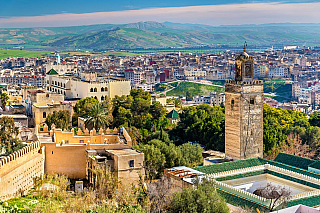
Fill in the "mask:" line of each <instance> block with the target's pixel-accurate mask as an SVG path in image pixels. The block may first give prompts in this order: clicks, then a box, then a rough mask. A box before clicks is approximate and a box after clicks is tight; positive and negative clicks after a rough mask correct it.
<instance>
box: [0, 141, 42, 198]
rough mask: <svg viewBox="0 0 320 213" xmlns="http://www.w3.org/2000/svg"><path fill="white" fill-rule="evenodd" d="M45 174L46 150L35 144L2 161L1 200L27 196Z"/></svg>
mask: <svg viewBox="0 0 320 213" xmlns="http://www.w3.org/2000/svg"><path fill="white" fill-rule="evenodd" d="M42 174H44V150H43V149H41V148H40V142H34V143H32V144H30V145H28V146H26V147H24V148H22V149H20V150H18V151H16V152H14V153H13V154H11V155H9V156H7V157H5V158H3V159H1V160H0V187H1V188H0V200H7V199H10V198H13V197H16V196H21V195H23V194H25V193H26V192H27V191H28V190H30V188H31V187H33V178H34V177H39V176H41V175H42Z"/></svg>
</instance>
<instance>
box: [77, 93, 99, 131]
mask: <svg viewBox="0 0 320 213" xmlns="http://www.w3.org/2000/svg"><path fill="white" fill-rule="evenodd" d="M97 103H99V101H98V100H97V99H95V98H92V97H86V98H84V99H80V100H79V101H78V102H77V103H76V105H75V106H74V107H73V112H74V113H73V116H72V125H73V126H77V125H78V117H85V116H87V115H88V114H89V112H90V110H91V108H92V107H93V106H94V105H95V104H97Z"/></svg>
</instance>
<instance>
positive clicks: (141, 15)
mask: <svg viewBox="0 0 320 213" xmlns="http://www.w3.org/2000/svg"><path fill="white" fill-rule="evenodd" d="M319 10H320V2H319V1H315V0H308V1H306V0H305V1H297V0H289V1H284V0H278V1H264V0H255V1H249V0H238V1H236V0H197V1H194V0H157V1H154V0H112V1H110V0H90V1H88V0H55V1H47V0H3V2H2V3H1V7H0V28H15V27H59V26H79V25H91V24H126V23H133V22H139V21H157V22H166V21H169V22H176V23H191V24H206V25H212V26H219V25H241V24H266V23H286V22H291V23H320V13H319V12H318V11H319Z"/></svg>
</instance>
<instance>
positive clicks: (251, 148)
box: [225, 48, 263, 160]
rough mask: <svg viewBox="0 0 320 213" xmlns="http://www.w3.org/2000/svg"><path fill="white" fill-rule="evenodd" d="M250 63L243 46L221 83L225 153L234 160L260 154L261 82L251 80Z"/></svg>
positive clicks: (261, 138) (261, 137) (261, 128)
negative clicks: (229, 76) (230, 75)
mask: <svg viewBox="0 0 320 213" xmlns="http://www.w3.org/2000/svg"><path fill="white" fill-rule="evenodd" d="M253 63H254V61H253V57H252V56H249V55H248V54H247V53H246V52H245V48H244V51H243V53H241V54H240V56H238V57H236V59H235V80H226V83H225V154H226V156H228V157H231V158H233V159H234V160H240V159H246V158H254V157H262V156H263V82H262V81H257V80H253V66H254V64H253Z"/></svg>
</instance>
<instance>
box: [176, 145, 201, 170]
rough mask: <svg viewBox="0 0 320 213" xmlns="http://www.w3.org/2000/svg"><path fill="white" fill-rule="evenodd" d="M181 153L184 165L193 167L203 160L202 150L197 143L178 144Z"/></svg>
mask: <svg viewBox="0 0 320 213" xmlns="http://www.w3.org/2000/svg"><path fill="white" fill-rule="evenodd" d="M179 149H180V150H181V154H182V156H183V158H184V161H185V163H186V166H189V167H193V166H198V165H199V164H201V163H202V162H203V158H202V152H203V149H202V148H201V147H200V146H199V145H198V144H196V145H194V144H189V143H185V144H182V145H181V146H179Z"/></svg>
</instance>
